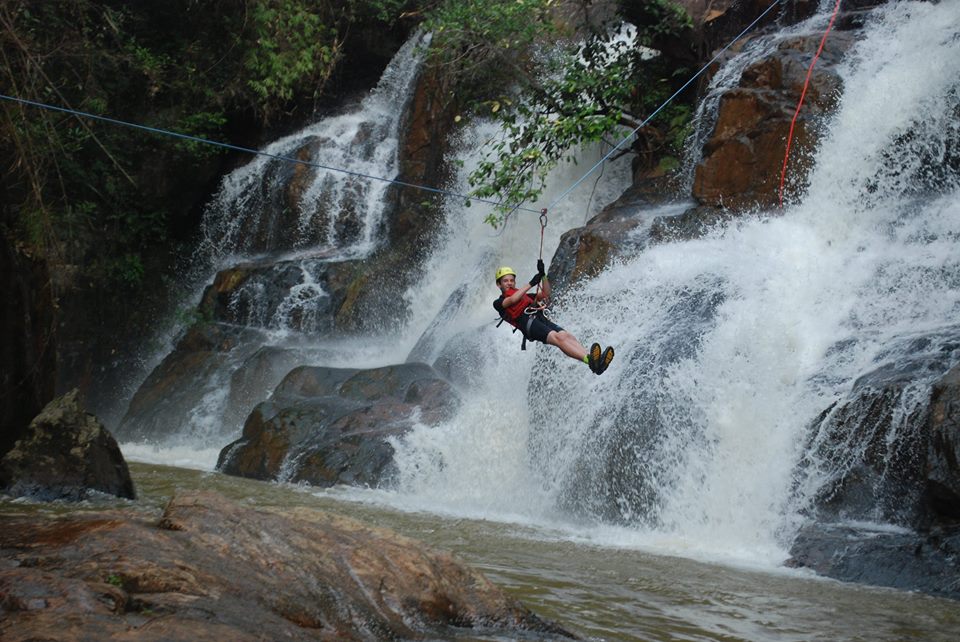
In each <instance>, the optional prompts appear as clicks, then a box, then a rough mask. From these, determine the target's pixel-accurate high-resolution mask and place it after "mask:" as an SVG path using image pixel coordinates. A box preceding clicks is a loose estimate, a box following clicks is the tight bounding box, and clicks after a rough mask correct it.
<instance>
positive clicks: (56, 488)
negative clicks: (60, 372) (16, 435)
mask: <svg viewBox="0 0 960 642" xmlns="http://www.w3.org/2000/svg"><path fill="white" fill-rule="evenodd" d="M78 397H79V392H78V391H77V390H73V391H72V392H69V393H67V394H66V395H64V396H62V397H59V398H57V399H54V400H53V401H51V402H50V403H49V404H47V406H46V407H45V408H44V409H43V411H42V412H41V413H40V414H39V415H37V417H36V418H35V419H34V420H33V421H32V422H31V423H30V428H29V429H28V431H27V434H26V435H25V436H24V437H23V438H21V439H20V440H19V441H18V442H17V444H16V446H15V447H14V448H13V449H12V450H10V451H9V452H8V453H7V454H6V455H5V456H4V457H3V459H2V460H0V483H2V485H3V486H4V492H5V493H6V494H8V495H12V496H14V497H30V498H32V499H37V500H42V501H52V500H57V499H64V500H69V501H79V500H82V499H86V498H87V497H89V496H90V494H91V492H92V491H98V492H101V493H107V494H110V495H116V496H118V497H126V498H129V499H134V498H135V493H134V489H133V481H132V480H131V479H130V471H129V470H128V469H127V463H126V462H125V461H124V459H123V455H122V454H121V453H120V448H119V447H118V446H117V442H116V441H115V440H114V439H113V437H112V436H111V435H110V433H109V432H107V430H106V429H105V428H104V427H103V425H102V424H101V423H100V422H99V421H98V420H97V418H96V417H94V416H93V415H91V414H88V413H87V412H85V411H84V410H83V408H82V407H81V405H80V401H79V398H78Z"/></svg>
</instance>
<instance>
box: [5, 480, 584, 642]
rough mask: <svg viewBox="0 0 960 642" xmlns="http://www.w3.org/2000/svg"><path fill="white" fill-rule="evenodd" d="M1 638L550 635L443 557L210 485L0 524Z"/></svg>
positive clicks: (340, 520) (552, 634)
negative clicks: (254, 504) (156, 502)
mask: <svg viewBox="0 0 960 642" xmlns="http://www.w3.org/2000/svg"><path fill="white" fill-rule="evenodd" d="M0 551H2V553H0V555H2V556H3V558H4V563H3V565H2V570H0V603H2V604H3V609H4V617H3V618H2V619H0V638H3V639H4V640H10V641H11V642H14V641H26V640H37V639H89V640H93V639H97V640H100V639H155V640H160V639H163V640H264V639H289V640H304V641H306V640H330V641H333V640H337V641H340V640H375V639H378V640H384V639H394V640H397V639H455V638H458V637H462V636H464V635H468V636H470V637H471V638H478V637H480V638H482V637H484V636H490V637H492V638H494V639H516V638H518V637H522V638H524V639H527V638H533V639H558V638H572V637H573V636H572V635H571V634H569V633H568V632H566V631H565V630H564V629H562V628H561V627H560V626H558V625H557V624H554V623H552V622H547V621H545V620H542V619H540V618H539V617H537V616H536V615H534V614H533V613H531V612H530V611H529V610H527V609H526V608H524V607H523V606H522V605H521V604H519V603H518V602H516V601H515V600H512V599H510V598H508V597H506V596H505V595H504V594H503V592H501V591H500V590H499V589H497V588H496V587H495V586H493V585H492V584H491V583H490V582H489V580H487V579H486V578H485V577H484V576H483V575H481V574H480V573H478V572H476V571H474V570H472V569H470V568H469V567H467V566H465V565H464V564H462V563H461V562H459V561H458V560H456V559H455V558H453V557H452V556H451V555H449V554H447V553H443V552H439V551H434V550H431V549H429V548H427V547H425V546H424V545H422V544H419V543H417V542H415V541H413V540H410V539H407V538H404V537H401V536H399V535H397V534H395V533H392V532H390V531H387V530H384V529H376V528H371V527H369V526H366V525H364V524H362V523H360V522H357V521H355V520H352V519H349V518H346V517H341V516H336V515H332V514H327V513H322V512H317V511H311V510H306V509H299V510H296V509H295V510H286V511H282V512H281V511H276V510H275V511H266V510H254V509H251V508H248V507H243V506H240V505H239V504H236V503H233V502H231V501H228V500H226V499H225V498H223V497H222V496H220V495H216V494H214V493H203V492H196V493H189V494H181V495H178V496H176V497H174V498H173V499H172V500H171V501H170V503H169V505H168V506H167V507H166V510H165V511H164V513H163V516H162V518H161V519H160V521H159V523H158V522H157V521H156V519H155V518H151V517H144V516H143V515H142V514H133V513H121V512H112V513H94V514H91V513H85V514H81V515H77V516H72V517H68V518H60V519H56V520H50V519H48V518H36V517H9V516H8V517H6V518H5V520H4V528H3V529H0Z"/></svg>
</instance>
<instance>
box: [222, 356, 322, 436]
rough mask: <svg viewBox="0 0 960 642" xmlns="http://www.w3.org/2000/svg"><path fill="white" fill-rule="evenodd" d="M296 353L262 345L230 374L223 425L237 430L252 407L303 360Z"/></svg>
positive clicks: (264, 397)
mask: <svg viewBox="0 0 960 642" xmlns="http://www.w3.org/2000/svg"><path fill="white" fill-rule="evenodd" d="M303 356H304V355H303V354H302V353H301V352H300V351H299V350H294V349H292V348H278V347H275V346H264V347H263V348H260V349H259V350H257V351H256V352H254V353H253V354H252V355H250V356H249V357H248V358H247V359H245V360H244V361H243V363H242V364H241V365H240V366H239V367H238V368H237V369H236V370H234V371H233V374H232V375H230V395H229V397H228V399H227V407H226V409H225V410H224V418H223V421H224V424H226V425H228V426H236V427H237V428H238V429H239V428H240V427H241V426H243V422H244V421H245V420H246V418H247V417H248V416H249V415H250V412H251V411H252V410H253V408H254V406H256V405H257V404H258V403H260V402H261V401H263V400H264V399H266V398H267V397H269V396H270V395H271V394H272V393H273V389H274V388H276V387H277V385H278V384H279V383H280V382H281V381H282V380H283V377H284V375H286V374H287V373H288V372H290V370H292V369H293V368H294V367H295V366H296V365H297V364H299V363H300V362H301V360H302V359H303Z"/></svg>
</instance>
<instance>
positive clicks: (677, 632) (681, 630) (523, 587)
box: [131, 463, 960, 642]
mask: <svg viewBox="0 0 960 642" xmlns="http://www.w3.org/2000/svg"><path fill="white" fill-rule="evenodd" d="M131 472H132V474H133V477H134V481H135V483H136V485H137V490H138V492H139V493H140V500H139V503H140V504H141V505H143V506H147V507H158V506H160V505H162V504H163V502H164V501H165V500H166V499H168V498H169V497H170V496H172V494H173V493H174V492H175V491H176V490H184V489H194V488H202V489H206V490H215V491H217V492H221V493H223V494H224V495H226V496H228V497H231V498H234V499H237V500H242V501H244V502H248V503H252V504H254V505H258V506H277V507H294V506H309V507H315V508H317V509H321V510H330V511H334V512H338V513H342V514H348V515H351V516H353V517H356V518H359V519H362V520H364V521H365V522H368V523H371V524H375V525H377V526H382V527H386V528H391V529H393V530H395V531H397V532H399V533H402V534H404V535H406V536H409V537H413V538H416V539H418V540H420V541H423V542H426V543H428V544H430V545H431V546H434V547H436V548H440V549H444V550H449V551H453V552H454V553H455V554H456V555H457V556H458V557H460V558H461V559H462V560H464V561H466V562H467V563H469V564H470V565H472V566H473V567H475V568H478V569H480V570H481V571H483V573H484V574H485V575H487V577H489V578H490V579H491V580H492V581H493V582H495V583H496V584H497V585H499V586H500V587H502V588H503V589H505V590H506V591H507V592H508V593H509V594H511V595H512V596H513V597H516V598H517V599H519V600H521V601H522V602H523V603H524V604H525V605H526V606H527V607H529V608H530V609H532V610H533V611H535V612H536V613H537V614H539V615H541V616H544V617H547V618H550V619H554V620H556V621H558V622H560V623H562V624H563V625H564V626H566V627H568V628H569V629H570V630H572V631H573V632H575V633H577V634H578V635H581V636H583V637H584V638H586V639H588V640H596V641H600V640H611V641H612V640H649V641H655V640H664V641H666V640H691V641H693V640H701V641H706V640H731V641H732V640H750V641H753V642H765V641H770V642H774V641H776V642H788V641H795V642H806V641H813V640H823V641H824V642H843V641H846V640H850V641H853V640H862V641H864V642H885V641H889V642H903V641H907V640H927V641H930V642H935V641H943V642H948V641H949V642H953V641H955V640H957V639H960V608H958V606H957V603H956V602H954V601H952V600H945V599H939V598H934V597H930V596H926V595H920V594H913V593H906V592H903V591H895V590H890V589H878V588H871V587H864V586H857V585H852V584H844V583H840V582H835V581H832V580H827V579H823V578H818V577H816V576H814V575H812V574H810V573H807V572H804V571H798V570H790V569H783V568H780V569H762V570H761V569H757V568H749V567H746V566H735V565H719V564H715V563H709V562H705V561H696V560H693V559H689V558H685V557H679V556H666V555H662V554H660V553H658V552H657V550H656V549H655V548H652V547H651V548H631V547H623V546H616V547H606V546H600V545H597V544H594V543H590V542H586V541H577V538H575V537H571V533H570V532H565V531H562V530H554V529H549V528H545V527H537V526H533V525H530V524H521V523H511V522H504V521H493V520H483V519H465V518H462V517H456V516H442V515H437V514H435V513H427V512H419V511H401V510H397V509H396V508H393V507H391V506H389V505H387V504H385V503H384V502H383V497H378V495H377V493H375V492H364V491H357V490H349V491H348V490H337V489H334V490H328V491H318V490H317V489H311V488H308V487H298V486H291V485H284V484H274V483H264V482H258V481H253V480H246V479H239V478H234V477H228V476H225V475H221V474H219V473H214V472H206V471H197V470H190V469H185V468H174V467H168V466H158V465H153V464H137V463H135V464H132V466H131Z"/></svg>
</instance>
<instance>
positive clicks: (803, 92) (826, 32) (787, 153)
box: [780, 0, 840, 209]
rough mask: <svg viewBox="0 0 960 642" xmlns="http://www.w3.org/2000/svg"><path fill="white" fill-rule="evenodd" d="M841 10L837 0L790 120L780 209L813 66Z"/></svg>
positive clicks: (781, 181)
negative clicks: (795, 133) (796, 131)
mask: <svg viewBox="0 0 960 642" xmlns="http://www.w3.org/2000/svg"><path fill="white" fill-rule="evenodd" d="M839 10H840V0H837V4H836V5H834V7H833V15H832V16H830V23H829V24H828V25H827V30H826V31H824V32H823V38H821V39H820V46H819V47H818V48H817V53H816V54H814V56H813V60H811V61H810V68H809V69H807V79H806V80H805V81H804V82H803V91H802V92H801V93H800V101H799V102H798V103H797V110H796V111H795V112H793V120H791V121H790V133H789V134H787V151H786V152H785V153H784V155H783V168H782V169H781V170H780V209H783V184H784V182H785V180H786V178H787V159H789V158H790V145H791V143H792V142H793V129H794V127H795V126H796V124H797V117H798V116H800V109H801V107H803V99H804V98H805V97H806V96H807V88H808V87H809V86H810V77H811V76H812V75H813V67H814V65H816V64H817V58H819V57H820V53H821V52H822V51H823V46H824V44H826V42H827V35H828V34H829V33H830V29H832V28H833V22H834V20H836V19H837V12H838V11H839Z"/></svg>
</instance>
